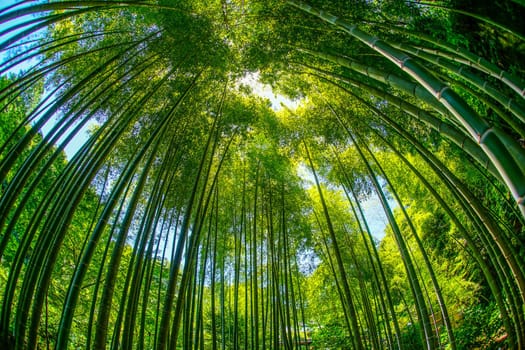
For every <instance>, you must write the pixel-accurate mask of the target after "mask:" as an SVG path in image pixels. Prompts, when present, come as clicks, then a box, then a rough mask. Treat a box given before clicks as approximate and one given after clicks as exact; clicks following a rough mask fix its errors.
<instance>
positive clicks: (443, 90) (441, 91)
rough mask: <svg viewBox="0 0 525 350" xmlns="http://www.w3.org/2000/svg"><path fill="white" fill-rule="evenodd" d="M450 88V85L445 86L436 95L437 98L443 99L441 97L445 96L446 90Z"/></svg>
mask: <svg viewBox="0 0 525 350" xmlns="http://www.w3.org/2000/svg"><path fill="white" fill-rule="evenodd" d="M449 88H450V87H449V86H448V85H445V86H443V88H442V89H441V90H439V91H438V92H437V93H436V98H437V99H438V100H439V99H440V98H441V95H443V92H445V90H447V89H449Z"/></svg>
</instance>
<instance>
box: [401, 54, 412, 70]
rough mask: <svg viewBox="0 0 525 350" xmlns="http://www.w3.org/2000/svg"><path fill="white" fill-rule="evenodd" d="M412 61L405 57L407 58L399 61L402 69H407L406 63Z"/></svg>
mask: <svg viewBox="0 0 525 350" xmlns="http://www.w3.org/2000/svg"><path fill="white" fill-rule="evenodd" d="M409 59H410V56H405V58H403V59H402V60H400V61H399V64H400V66H401V69H403V68H404V67H405V63H406V61H408V60H409Z"/></svg>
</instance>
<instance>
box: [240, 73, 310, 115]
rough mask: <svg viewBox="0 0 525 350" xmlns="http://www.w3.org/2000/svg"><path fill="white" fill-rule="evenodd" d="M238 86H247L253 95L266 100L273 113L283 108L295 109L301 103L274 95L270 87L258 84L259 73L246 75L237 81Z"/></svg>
mask: <svg viewBox="0 0 525 350" xmlns="http://www.w3.org/2000/svg"><path fill="white" fill-rule="evenodd" d="M238 84H239V85H244V86H248V87H250V89H251V91H252V93H253V94H254V95H257V96H259V97H262V98H266V99H268V100H269V101H270V103H271V107H272V109H273V110H274V111H279V110H281V109H282V108H283V106H286V107H287V108H289V109H296V108H297V106H299V104H300V103H301V100H300V99H298V100H292V99H290V98H288V97H286V96H283V95H280V94H276V93H274V92H273V90H272V87H271V86H270V85H268V84H263V83H261V82H260V80H259V72H253V73H252V72H250V73H247V74H246V75H244V77H242V78H241V79H239V81H238Z"/></svg>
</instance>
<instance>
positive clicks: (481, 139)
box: [479, 127, 494, 144]
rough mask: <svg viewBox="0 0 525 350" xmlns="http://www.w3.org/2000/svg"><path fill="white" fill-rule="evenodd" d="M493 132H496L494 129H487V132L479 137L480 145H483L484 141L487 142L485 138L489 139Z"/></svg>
mask: <svg viewBox="0 0 525 350" xmlns="http://www.w3.org/2000/svg"><path fill="white" fill-rule="evenodd" d="M493 132H494V128H493V127H490V128H488V129H486V130H485V131H483V133H482V134H480V135H479V143H480V144H482V143H483V141H485V138H487V136H488V135H490V134H491V133H493Z"/></svg>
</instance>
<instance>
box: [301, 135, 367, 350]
mask: <svg viewBox="0 0 525 350" xmlns="http://www.w3.org/2000/svg"><path fill="white" fill-rule="evenodd" d="M304 148H305V151H306V156H307V159H308V163H309V164H310V168H311V169H312V174H313V175H314V180H315V184H316V187H317V191H318V192H319V198H320V200H321V205H322V207H323V212H324V216H325V219H326V224H327V227H328V232H329V233H330V238H331V240H332V244H333V245H334V252H335V257H336V261H337V266H338V270H339V274H340V275H341V282H342V284H343V290H344V295H345V299H346V305H347V307H348V312H349V318H350V326H351V328H350V329H351V330H352V333H353V339H352V340H353V343H354V347H355V348H356V349H364V348H363V341H362V339H361V332H360V331H359V325H358V323H357V313H356V310H355V306H354V302H353V298H352V294H351V292H350V286H349V285H348V281H347V279H346V273H345V268H344V264H343V260H342V258H341V254H340V251H341V250H340V248H339V246H338V244H337V238H336V237H335V231H334V227H333V224H332V220H331V219H330V214H329V212H328V207H327V205H326V202H325V199H324V196H323V192H322V190H321V185H320V183H319V178H318V177H317V173H316V171H315V168H314V164H313V161H312V158H311V156H310V152H309V150H308V147H307V146H306V143H304Z"/></svg>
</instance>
